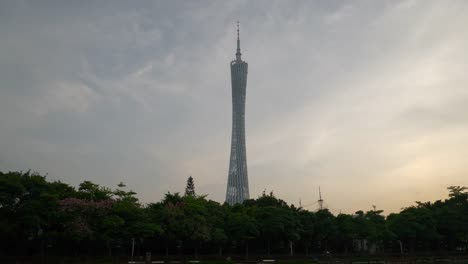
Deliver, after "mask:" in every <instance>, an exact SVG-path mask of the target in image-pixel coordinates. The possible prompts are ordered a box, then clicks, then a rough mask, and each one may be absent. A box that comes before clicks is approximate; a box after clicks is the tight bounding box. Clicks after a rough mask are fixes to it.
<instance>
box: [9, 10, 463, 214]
mask: <svg viewBox="0 0 468 264" xmlns="http://www.w3.org/2000/svg"><path fill="white" fill-rule="evenodd" d="M467 11H468V5H467V4H466V3H464V2H462V1H451V2H440V1H401V2H396V1H388V2H385V1H384V2H373V1H369V2H367V1H363V2H343V1H327V2H308V1H298V2H295V3H289V2H287V3H286V2H280V1H278V2H276V1H236V2H229V3H225V2H217V1H203V2H201V3H197V4H195V3H190V2H188V3H187V2H183V1H171V2H154V3H138V4H136V3H130V2H127V1H122V2H116V1H112V2H105V1H102V2H99V3H93V2H89V3H83V2H80V3H58V2H47V1H45V2H42V1H41V2H40V3H39V2H36V1H11V2H3V3H1V4H0V36H1V39H2V42H1V45H0V80H1V82H0V113H1V114H0V124H2V125H1V127H0V150H1V151H0V168H1V169H2V170H26V169H34V170H38V171H40V172H43V173H46V172H47V173H48V174H49V177H50V178H52V179H61V180H64V181H68V182H71V183H73V184H78V183H79V182H81V181H83V180H93V181H96V182H98V183H101V184H106V185H115V184H117V183H118V182H120V181H124V182H127V183H128V185H129V186H130V187H131V188H133V189H134V190H135V191H137V192H138V193H139V194H140V198H141V199H142V200H143V201H154V200H157V199H159V198H161V197H162V195H163V193H164V192H166V191H168V190H170V191H181V190H182V189H183V186H184V182H185V179H186V177H188V175H193V176H194V177H195V180H196V185H197V188H198V190H199V191H200V192H203V193H209V194H210V196H209V197H211V198H213V199H215V200H218V201H222V200H223V196H224V189H225V184H226V179H227V166H228V155H229V153H228V150H229V143H230V132H231V131H230V129H231V127H230V126H231V120H230V119H231V112H230V111H231V105H230V104H231V101H230V100H231V98H230V76H229V68H228V65H229V61H230V60H232V59H233V56H234V50H235V30H234V25H235V21H236V20H237V19H239V20H241V41H242V43H241V45H242V51H243V56H244V58H245V59H246V60H247V61H248V62H249V79H248V92H247V116H246V118H247V120H246V121H247V156H248V165H249V174H250V183H251V190H252V196H256V195H258V194H260V193H261V191H263V189H265V188H266V189H268V190H270V189H273V190H274V191H275V192H276V193H277V194H278V195H279V196H281V197H283V198H285V199H286V200H287V201H288V202H293V203H297V202H298V200H299V198H301V199H302V201H303V203H305V204H312V203H313V201H315V200H316V199H317V197H316V196H317V191H316V190H317V188H318V185H321V186H322V188H323V190H324V192H325V197H326V201H327V204H328V206H329V207H330V208H332V209H334V210H335V211H339V210H343V211H346V212H352V211H353V210H357V209H366V208H370V207H371V205H372V204H376V205H377V206H378V207H380V208H383V209H385V210H387V211H395V210H398V209H399V208H400V207H402V206H404V205H408V204H409V203H411V202H412V201H414V200H433V199H436V198H440V197H442V196H444V195H445V187H446V186H449V185H467V184H468V183H467V181H466V173H467V169H466V168H465V166H464V164H466V159H465V158H464V157H466V156H467V155H466V154H467V153H465V151H464V150H463V149H466V148H465V147H463V146H466V145H467V144H468V137H467V136H466V135H468V134H467V133H466V132H468V131H467V130H468V126H467V124H468V123H467V122H466V121H467V120H466V111H467V110H468V109H467V108H466V98H468V94H467V92H466V86H467V84H468V78H467V77H466V74H465V73H466V71H467V69H468V68H467V67H468V65H467V64H466V62H467V61H468V54H467V52H466V49H465V47H466V46H467V44H468V34H467V33H466V30H465V25H466V23H467V22H468V21H466V20H467V18H466V16H465V15H464V14H466V12H467ZM311 206H312V207H311V209H312V208H313V205H311Z"/></svg>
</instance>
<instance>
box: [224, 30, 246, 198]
mask: <svg viewBox="0 0 468 264" xmlns="http://www.w3.org/2000/svg"><path fill="white" fill-rule="evenodd" d="M241 55H242V54H241V52H240V40H239V24H237V52H236V59H235V60H233V61H232V62H231V85H232V139H231V159H230V162H229V172H228V183H227V190H226V202H227V203H229V204H231V205H233V204H236V203H242V202H243V201H244V200H246V199H249V180H248V175H247V155H246V151H245V149H246V147H245V94H246V88H247V68H248V64H247V62H245V61H242V59H241Z"/></svg>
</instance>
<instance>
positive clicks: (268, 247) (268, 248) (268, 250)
mask: <svg viewBox="0 0 468 264" xmlns="http://www.w3.org/2000/svg"><path fill="white" fill-rule="evenodd" d="M267 255H268V256H270V239H268V241H267Z"/></svg>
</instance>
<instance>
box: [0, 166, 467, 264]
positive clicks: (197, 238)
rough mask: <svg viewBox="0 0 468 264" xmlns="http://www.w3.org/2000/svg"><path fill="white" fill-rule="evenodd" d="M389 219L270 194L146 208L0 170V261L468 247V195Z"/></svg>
mask: <svg viewBox="0 0 468 264" xmlns="http://www.w3.org/2000/svg"><path fill="white" fill-rule="evenodd" d="M448 190H449V197H448V198H447V199H445V200H439V201H436V202H434V203H430V202H426V203H421V202H417V203H416V204H415V205H414V206H410V207H407V208H405V209H403V210H402V211H401V212H400V213H395V214H390V215H389V216H388V217H385V216H384V215H383V214H382V213H383V212H382V211H379V210H371V211H367V212H363V211H358V212H356V213H355V214H352V215H348V214H339V215H336V216H335V215H333V214H332V213H331V212H329V211H328V210H326V209H324V210H319V211H317V212H311V211H307V210H304V209H303V208H296V207H294V206H293V205H288V204H287V203H286V202H284V201H283V200H281V199H278V198H276V197H275V196H274V195H273V193H270V194H266V193H263V194H262V195H261V196H260V197H258V198H257V199H251V200H247V201H245V202H244V204H242V205H235V206H229V205H227V204H219V203H217V202H214V201H211V200H207V199H206V197H205V196H199V195H196V194H195V190H194V184H193V179H190V180H189V181H188V184H187V191H186V194H185V195H183V196H181V195H179V194H178V193H167V194H166V195H165V197H164V199H163V200H162V201H160V202H157V203H150V204H147V205H142V204H141V203H140V202H139V201H138V199H137V198H136V197H135V195H136V194H135V193H134V192H132V191H125V185H124V184H123V183H121V184H119V185H118V186H117V188H116V189H115V190H114V189H109V188H106V187H103V186H99V185H97V184H95V183H92V182H89V181H85V182H83V183H81V184H80V185H79V186H78V188H74V187H72V186H70V185H68V184H65V183H62V182H50V181H47V179H46V178H45V177H44V176H40V175H37V174H33V173H29V172H27V173H22V172H8V173H1V172H0V237H1V238H2V239H0V243H1V245H0V250H1V252H0V254H1V255H40V254H51V255H52V254H53V255H103V254H108V255H115V254H117V255H130V252H131V246H132V241H133V242H134V244H135V255H141V254H142V253H143V252H144V251H147V250H148V251H152V252H153V254H160V255H177V254H195V255H197V254H211V255H214V254H219V255H224V256H228V255H241V254H249V252H250V253H255V254H264V255H269V254H323V252H332V254H335V253H336V254H348V253H349V254H351V253H361V254H362V253H373V252H376V253H385V252H395V253H401V252H403V253H407V252H421V251H457V250H458V251H460V250H461V251H463V250H466V247H467V244H468V242H467V240H468V191H467V188H465V187H449V188H448Z"/></svg>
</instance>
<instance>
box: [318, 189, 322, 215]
mask: <svg viewBox="0 0 468 264" xmlns="http://www.w3.org/2000/svg"><path fill="white" fill-rule="evenodd" d="M317 202H318V205H319V210H322V209H323V199H322V192H321V191H320V186H319V199H318V201H317Z"/></svg>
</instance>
